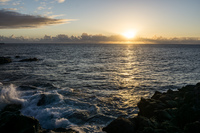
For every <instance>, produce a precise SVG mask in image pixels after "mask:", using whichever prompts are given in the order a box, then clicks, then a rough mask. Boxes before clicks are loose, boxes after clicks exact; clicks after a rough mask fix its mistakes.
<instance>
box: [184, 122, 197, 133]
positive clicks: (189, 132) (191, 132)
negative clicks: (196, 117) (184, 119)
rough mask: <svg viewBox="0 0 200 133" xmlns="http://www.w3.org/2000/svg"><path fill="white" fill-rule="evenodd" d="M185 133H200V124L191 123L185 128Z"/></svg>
mask: <svg viewBox="0 0 200 133" xmlns="http://www.w3.org/2000/svg"><path fill="white" fill-rule="evenodd" d="M184 131H185V133H199V132H200V122H199V121H196V122H193V123H189V124H187V125H186V126H185V128H184Z"/></svg>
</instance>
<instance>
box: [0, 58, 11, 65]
mask: <svg viewBox="0 0 200 133" xmlns="http://www.w3.org/2000/svg"><path fill="white" fill-rule="evenodd" d="M10 62H12V60H11V59H10V57H0V64H5V63H10Z"/></svg>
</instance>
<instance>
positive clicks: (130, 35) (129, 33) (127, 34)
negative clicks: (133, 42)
mask: <svg viewBox="0 0 200 133" xmlns="http://www.w3.org/2000/svg"><path fill="white" fill-rule="evenodd" d="M122 35H123V36H124V37H126V38H127V39H131V38H134V37H135V35H136V31H131V30H129V31H126V32H124V33H122Z"/></svg>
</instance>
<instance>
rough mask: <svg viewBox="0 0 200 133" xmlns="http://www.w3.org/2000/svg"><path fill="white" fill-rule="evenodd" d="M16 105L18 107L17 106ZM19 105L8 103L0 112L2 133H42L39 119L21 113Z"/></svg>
mask: <svg viewBox="0 0 200 133" xmlns="http://www.w3.org/2000/svg"><path fill="white" fill-rule="evenodd" d="M15 107H16V108H15ZM19 108H21V106H19V105H14V104H12V105H8V106H6V107H5V108H4V110H2V111H1V113H0V132H1V133H40V132H42V130H41V129H42V128H41V126H40V124H39V121H38V120H37V119H35V118H32V117H27V116H23V115H21V114H20V113H19V110H18V109H19Z"/></svg>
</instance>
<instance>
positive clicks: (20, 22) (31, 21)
mask: <svg viewBox="0 0 200 133" xmlns="http://www.w3.org/2000/svg"><path fill="white" fill-rule="evenodd" d="M66 21H67V20H65V19H53V18H48V17H43V16H39V15H38V16H34V15H26V14H21V13H18V12H15V11H8V10H0V29H15V28H16V29H19V28H35V27H40V26H44V25H53V24H61V23H65V22H66Z"/></svg>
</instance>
